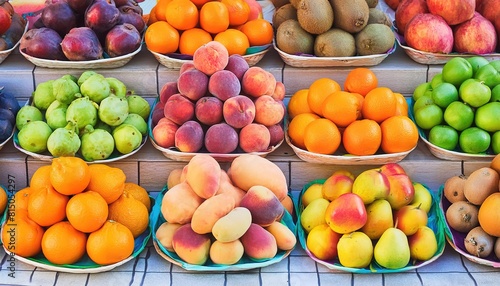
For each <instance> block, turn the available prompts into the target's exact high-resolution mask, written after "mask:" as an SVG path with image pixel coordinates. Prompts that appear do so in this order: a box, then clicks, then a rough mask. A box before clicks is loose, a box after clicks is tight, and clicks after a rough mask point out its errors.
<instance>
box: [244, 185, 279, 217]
mask: <svg viewBox="0 0 500 286" xmlns="http://www.w3.org/2000/svg"><path fill="white" fill-rule="evenodd" d="M240 206H241V207H245V208H247V209H248V210H249V211H250V213H251V214H252V223H256V224H258V225H261V226H268V225H270V224H271V223H273V221H275V220H276V219H278V218H279V217H281V216H282V215H283V212H284V211H285V208H284V207H283V205H282V204H281V202H280V201H279V200H278V198H277V197H276V196H275V195H274V193H273V192H272V191H271V190H270V189H268V188H266V187H264V186H259V185H255V186H252V187H251V188H250V189H249V190H248V191H247V193H246V194H245V196H244V197H243V198H242V199H241V201H240Z"/></svg>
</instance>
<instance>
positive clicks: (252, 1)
mask: <svg viewBox="0 0 500 286" xmlns="http://www.w3.org/2000/svg"><path fill="white" fill-rule="evenodd" d="M245 2H247V4H248V6H249V7H250V15H248V21H250V20H253V19H262V18H263V15H262V6H260V4H259V2H257V1H256V0H245Z"/></svg>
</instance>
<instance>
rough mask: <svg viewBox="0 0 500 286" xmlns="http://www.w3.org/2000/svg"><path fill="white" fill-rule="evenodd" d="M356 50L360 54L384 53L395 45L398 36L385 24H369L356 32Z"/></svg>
mask: <svg viewBox="0 0 500 286" xmlns="http://www.w3.org/2000/svg"><path fill="white" fill-rule="evenodd" d="M354 39H355V40H356V51H357V53H358V55H360V56H368V55H374V54H384V53H386V52H387V51H388V50H390V49H391V48H392V47H393V46H394V41H395V40H396V37H395V36H394V32H392V30H391V28H390V27H388V26H387V25H384V24H369V25H366V27H365V28H364V29H363V30H361V31H360V32H359V33H357V34H356V36H355V37H354Z"/></svg>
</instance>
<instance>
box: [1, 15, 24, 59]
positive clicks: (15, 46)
mask: <svg viewBox="0 0 500 286" xmlns="http://www.w3.org/2000/svg"><path fill="white" fill-rule="evenodd" d="M26 31H28V23H26V26H25V27H24V32H23V36H24V34H26ZM23 36H21V39H22V37H23ZM21 39H19V41H17V43H16V44H15V45H14V46H13V47H12V48H10V49H8V50H5V51H0V64H1V63H2V62H3V61H4V60H5V59H6V58H7V57H8V56H9V55H10V54H11V53H12V52H13V51H14V50H15V49H16V48H17V46H18V45H19V43H21Z"/></svg>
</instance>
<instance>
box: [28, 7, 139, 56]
mask: <svg viewBox="0 0 500 286" xmlns="http://www.w3.org/2000/svg"><path fill="white" fill-rule="evenodd" d="M141 1H143V0H46V2H45V6H44V7H43V8H42V9H41V11H39V13H40V17H39V18H38V19H37V20H36V22H35V23H34V25H33V28H32V29H30V30H29V31H28V32H26V34H25V35H24V36H23V38H22V39H21V43H20V46H19V49H20V50H21V51H22V52H23V53H26V54H27V55H30V56H32V57H36V58H42V59H48V60H70V61H88V60H98V59H102V58H105V57H117V56H122V55H126V54H129V53H132V52H134V51H135V50H137V49H138V48H139V47H140V45H141V41H142V39H141V35H142V33H143V32H144V30H145V27H146V22H145V20H144V19H143V17H142V8H141V7H140V6H139V4H138V2H141Z"/></svg>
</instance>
